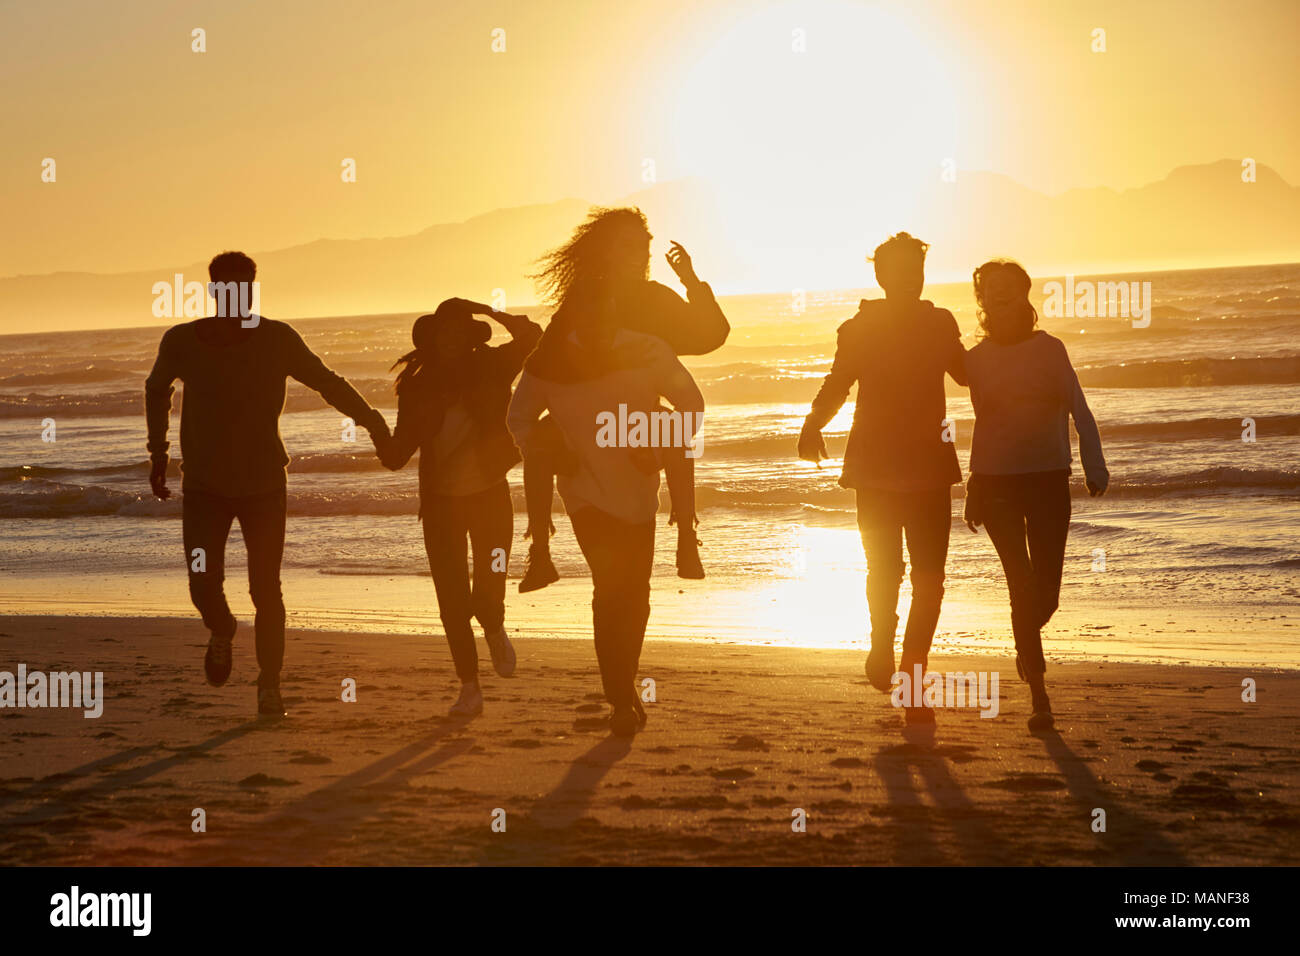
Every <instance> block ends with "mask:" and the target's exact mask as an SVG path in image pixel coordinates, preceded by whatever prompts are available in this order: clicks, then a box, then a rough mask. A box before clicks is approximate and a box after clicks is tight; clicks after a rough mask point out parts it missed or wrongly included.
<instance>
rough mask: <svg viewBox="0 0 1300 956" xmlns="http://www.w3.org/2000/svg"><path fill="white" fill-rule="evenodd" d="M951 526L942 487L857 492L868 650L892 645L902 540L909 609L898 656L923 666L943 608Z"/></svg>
mask: <svg viewBox="0 0 1300 956" xmlns="http://www.w3.org/2000/svg"><path fill="white" fill-rule="evenodd" d="M951 528H952V497H951V494H950V492H949V490H948V488H946V487H939V488H924V489H920V490H917V491H885V490H881V489H875V488H870V489H867V488H861V489H858V531H859V532H860V533H861V534H862V548H863V550H864V551H865V552H866V554H867V607H868V608H869V610H870V612H871V646H872V647H873V648H877V647H881V648H883V647H888V648H890V649H891V650H892V648H893V646H894V635H895V632H896V631H897V629H898V589H899V587H900V586H901V585H902V583H903V541H904V539H906V541H907V556H908V558H909V559H910V561H911V563H912V575H911V579H912V608H911V610H910V611H909V612H908V614H907V628H906V630H905V631H904V634H903V656H904V657H908V658H912V659H913V660H916V661H919V662H921V663H924V662H925V660H926V658H927V657H928V656H929V653H930V642H931V641H933V640H934V629H935V628H936V627H937V626H938V624H939V608H940V606H941V605H942V604H943V568H944V563H945V562H946V561H947V559H948V532H949V531H950V530H951Z"/></svg>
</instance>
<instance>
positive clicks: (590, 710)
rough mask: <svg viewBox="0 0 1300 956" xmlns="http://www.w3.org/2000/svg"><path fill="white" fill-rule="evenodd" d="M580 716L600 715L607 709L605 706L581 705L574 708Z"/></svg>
mask: <svg viewBox="0 0 1300 956" xmlns="http://www.w3.org/2000/svg"><path fill="white" fill-rule="evenodd" d="M573 709H574V710H576V711H577V712H578V713H580V714H599V713H600V712H601V711H603V710H604V709H605V706H604V705H603V704H579V705H578V706H577V707H575V708H573Z"/></svg>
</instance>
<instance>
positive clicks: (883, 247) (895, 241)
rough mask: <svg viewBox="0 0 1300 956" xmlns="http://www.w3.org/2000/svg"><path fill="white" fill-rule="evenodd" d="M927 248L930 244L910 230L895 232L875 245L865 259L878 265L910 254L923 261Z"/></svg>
mask: <svg viewBox="0 0 1300 956" xmlns="http://www.w3.org/2000/svg"><path fill="white" fill-rule="evenodd" d="M929 248H930V244H929V243H928V242H922V241H921V240H920V239H918V238H916V236H914V235H912V234H911V233H910V232H896V233H894V234H893V235H892V236H890V237H889V238H888V239H886V240H885V241H884V242H882V243H881V244H880V245H878V246H876V251H875V252H873V253H872V254H871V255H870V256H868V257H867V261H868V262H873V263H875V264H876V265H877V266H879V265H881V264H887V263H889V262H892V261H894V260H895V259H897V258H899V257H902V256H910V257H915V258H917V259H920V260H921V261H922V262H924V261H925V254H926V252H927V251H929Z"/></svg>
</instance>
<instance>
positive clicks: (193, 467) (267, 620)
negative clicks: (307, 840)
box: [145, 252, 388, 716]
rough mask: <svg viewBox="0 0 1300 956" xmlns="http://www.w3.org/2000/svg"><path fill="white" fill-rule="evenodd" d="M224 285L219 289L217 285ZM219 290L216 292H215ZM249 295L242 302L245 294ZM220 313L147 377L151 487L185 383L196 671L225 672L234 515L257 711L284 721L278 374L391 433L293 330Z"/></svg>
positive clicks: (237, 263) (190, 325) (159, 488)
mask: <svg viewBox="0 0 1300 956" xmlns="http://www.w3.org/2000/svg"><path fill="white" fill-rule="evenodd" d="M208 275H209V277H210V278H211V279H212V282H214V283H218V284H222V283H226V284H233V285H228V286H226V287H227V288H231V287H234V286H238V287H239V288H240V289H247V288H248V287H249V286H251V284H252V283H253V282H254V279H255V278H256V275H257V266H256V264H255V263H254V262H253V260H252V259H250V258H249V257H248V256H246V255H244V254H243V253H242V252H223V253H221V255H219V256H217V257H216V258H215V259H213V260H212V262H211V263H210V264H209V266H208ZM218 288H220V286H218ZM215 294H216V293H214V295H215ZM243 302H245V303H247V302H248V297H247V296H245V297H244V298H243ZM218 306H219V307H218V310H217V312H218V314H217V315H216V316H210V317H208V318H205V319H196V320H195V321H193V322H186V323H184V324H182V325H177V326H173V327H172V328H170V329H168V330H167V332H166V333H164V334H163V337H162V342H161V343H160V344H159V346H158V357H157V359H156V360H155V362H154V366H153V371H152V372H150V373H149V378H148V379H147V380H146V382H145V417H146V420H147V422H148V428H149V442H148V448H149V457H150V465H151V466H150V471H149V484H150V487H151V488H152V490H153V493H154V494H155V495H156V496H157V497H159V498H168V497H170V496H171V491H170V490H169V489H168V488H167V463H168V455H167V449H168V441H167V427H168V420H169V417H170V413H171V399H172V392H173V390H174V388H173V383H174V382H175V381H176V380H177V379H179V380H180V381H181V382H182V383H183V385H184V393H183V395H184V398H183V400H182V406H183V407H182V412H181V435H180V437H181V451H182V456H183V459H184V460H183V462H182V465H181V475H182V481H181V490H182V492H183V496H184V497H183V498H182V501H181V505H182V516H183V518H182V537H183V539H184V543H185V561H186V565H187V566H188V568H189V583H190V597H191V599H192V600H193V601H194V606H195V607H196V608H198V610H199V613H200V614H201V615H202V616H203V623H204V624H205V625H206V626H207V628H208V630H209V631H210V632H211V635H212V636H211V638H210V639H209V641H208V651H207V656H206V657H205V659H204V669H205V671H206V673H207V678H208V682H209V683H211V684H212V685H214V686H218V687H219V686H221V685H222V684H224V683H225V682H226V680H227V679H228V678H229V677H230V669H231V641H232V638H233V637H234V634H235V628H236V625H235V618H234V616H233V615H232V614H231V613H230V607H229V605H228V604H227V603H226V595H225V589H224V587H223V581H224V579H225V553H226V539H227V538H228V537H229V535H230V527H231V524H232V523H233V522H234V521H235V520H236V519H238V520H239V527H240V531H241V533H242V535H243V538H244V544H245V547H246V548H247V551H248V589H249V594H250V595H251V596H252V599H253V605H254V607H255V608H256V609H257V615H256V618H255V622H254V629H255V631H256V643H257V663H258V666H259V668H260V669H261V672H260V674H259V676H258V680H257V707H258V712H259V713H262V714H266V715H270V716H283V715H284V705H283V701H282V700H281V698H280V666H281V663H282V661H283V659H284V619H285V611H284V599H283V597H282V596H281V594H280V560H281V558H282V556H283V554H284V528H285V484H286V468H287V466H288V464H289V456H288V455H287V454H286V453H285V450H284V442H283V441H281V439H280V425H279V421H280V412H281V411H282V410H283V409H284V399H285V381H286V379H288V378H291V377H292V378H295V379H297V380H298V381H299V382H302V383H303V384H304V385H306V386H307V387H308V388H312V389H315V390H316V391H317V392H320V394H321V395H322V396H323V397H324V398H325V400H326V401H327V402H329V403H330V404H331V405H333V406H334V407H335V408H337V409H338V410H339V411H341V412H342V413H343V414H344V415H347V416H349V417H350V418H352V420H353V421H354V422H355V423H356V424H357V425H359V426H361V427H363V428H365V429H367V430H368V431H369V432H370V433H371V435H372V437H373V436H375V435H380V436H387V433H388V426H387V425H386V424H385V422H384V417H383V415H381V414H380V413H379V412H377V411H376V410H375V409H373V408H371V407H370V405H369V403H367V402H366V400H365V399H364V398H362V397H361V395H360V394H358V392H357V391H356V389H354V388H353V387H352V386H351V385H349V384H348V382H347V381H346V380H345V379H344V378H342V377H341V376H339V375H336V374H335V373H334V372H332V371H330V370H329V369H328V368H327V367H326V366H325V363H324V362H322V361H321V360H320V358H319V357H318V356H317V355H316V354H315V353H313V352H312V351H311V349H309V348H308V347H307V345H306V343H305V342H303V340H302V338H301V337H300V336H299V335H298V333H297V332H295V331H294V330H293V329H292V328H291V327H290V326H289V325H286V324H285V323H283V322H276V321H274V320H271V319H266V318H263V317H261V316H258V315H254V314H251V313H247V314H244V315H238V314H229V311H230V310H228V309H223V308H221V307H220V306H221V299H220V298H218Z"/></svg>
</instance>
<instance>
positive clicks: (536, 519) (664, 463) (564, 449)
mask: <svg viewBox="0 0 1300 956" xmlns="http://www.w3.org/2000/svg"><path fill="white" fill-rule="evenodd" d="M657 451H658V455H657V456H656V458H655V460H656V461H657V463H658V464H659V466H660V467H662V468H663V472H664V478H665V480H666V482H667V484H668V500H669V507H670V508H671V513H670V515H669V519H668V523H669V524H676V525H677V549H678V555H677V566H678V572H679V574H680V575H681V576H682V577H686V578H702V577H704V571H703V569H702V568H701V567H700V561H699V551H698V546H697V544H696V538H695V526H696V525H697V524H698V523H699V520H698V517H697V514H696V510H695V459H694V458H689V457H687V456H686V454H685V452H684V450H683V449H680V448H662V449H658V450H657ZM573 462H574V459H573V454H572V452H570V451H569V450H568V446H567V445H566V444H565V441H564V436H563V434H561V432H560V430H559V427H558V426H557V425H555V423H554V422H553V421H552V419H551V418H550V416H549V415H548V416H544V417H543V418H542V419H541V422H540V423H539V424H538V427H537V429H536V432H535V433H534V439H533V447H531V448H529V449H528V453H527V455H526V456H525V458H524V503H525V505H526V507H527V509H528V529H527V531H526V534H525V536H526V537H529V538H531V539H532V544H531V546H530V547H529V570H528V573H527V574H526V575H525V583H524V584H523V585H521V587H520V590H521V591H524V592H527V591H531V590H535V588H537V587H544V586H545V585H546V584H549V583H550V582H551V581H554V580H555V579H556V577H557V576H554V575H553V569H552V567H551V566H550V536H551V534H553V533H554V531H555V524H554V522H553V521H552V520H551V508H552V505H553V503H554V496H555V477H556V475H557V474H563V473H566V469H567V468H570V467H575V465H574V463H573ZM534 565H537V566H538V568H539V569H544V570H535V569H534ZM534 576H535V578H536V581H535V583H534V581H533V580H530V579H531V578H533V577H534Z"/></svg>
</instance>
